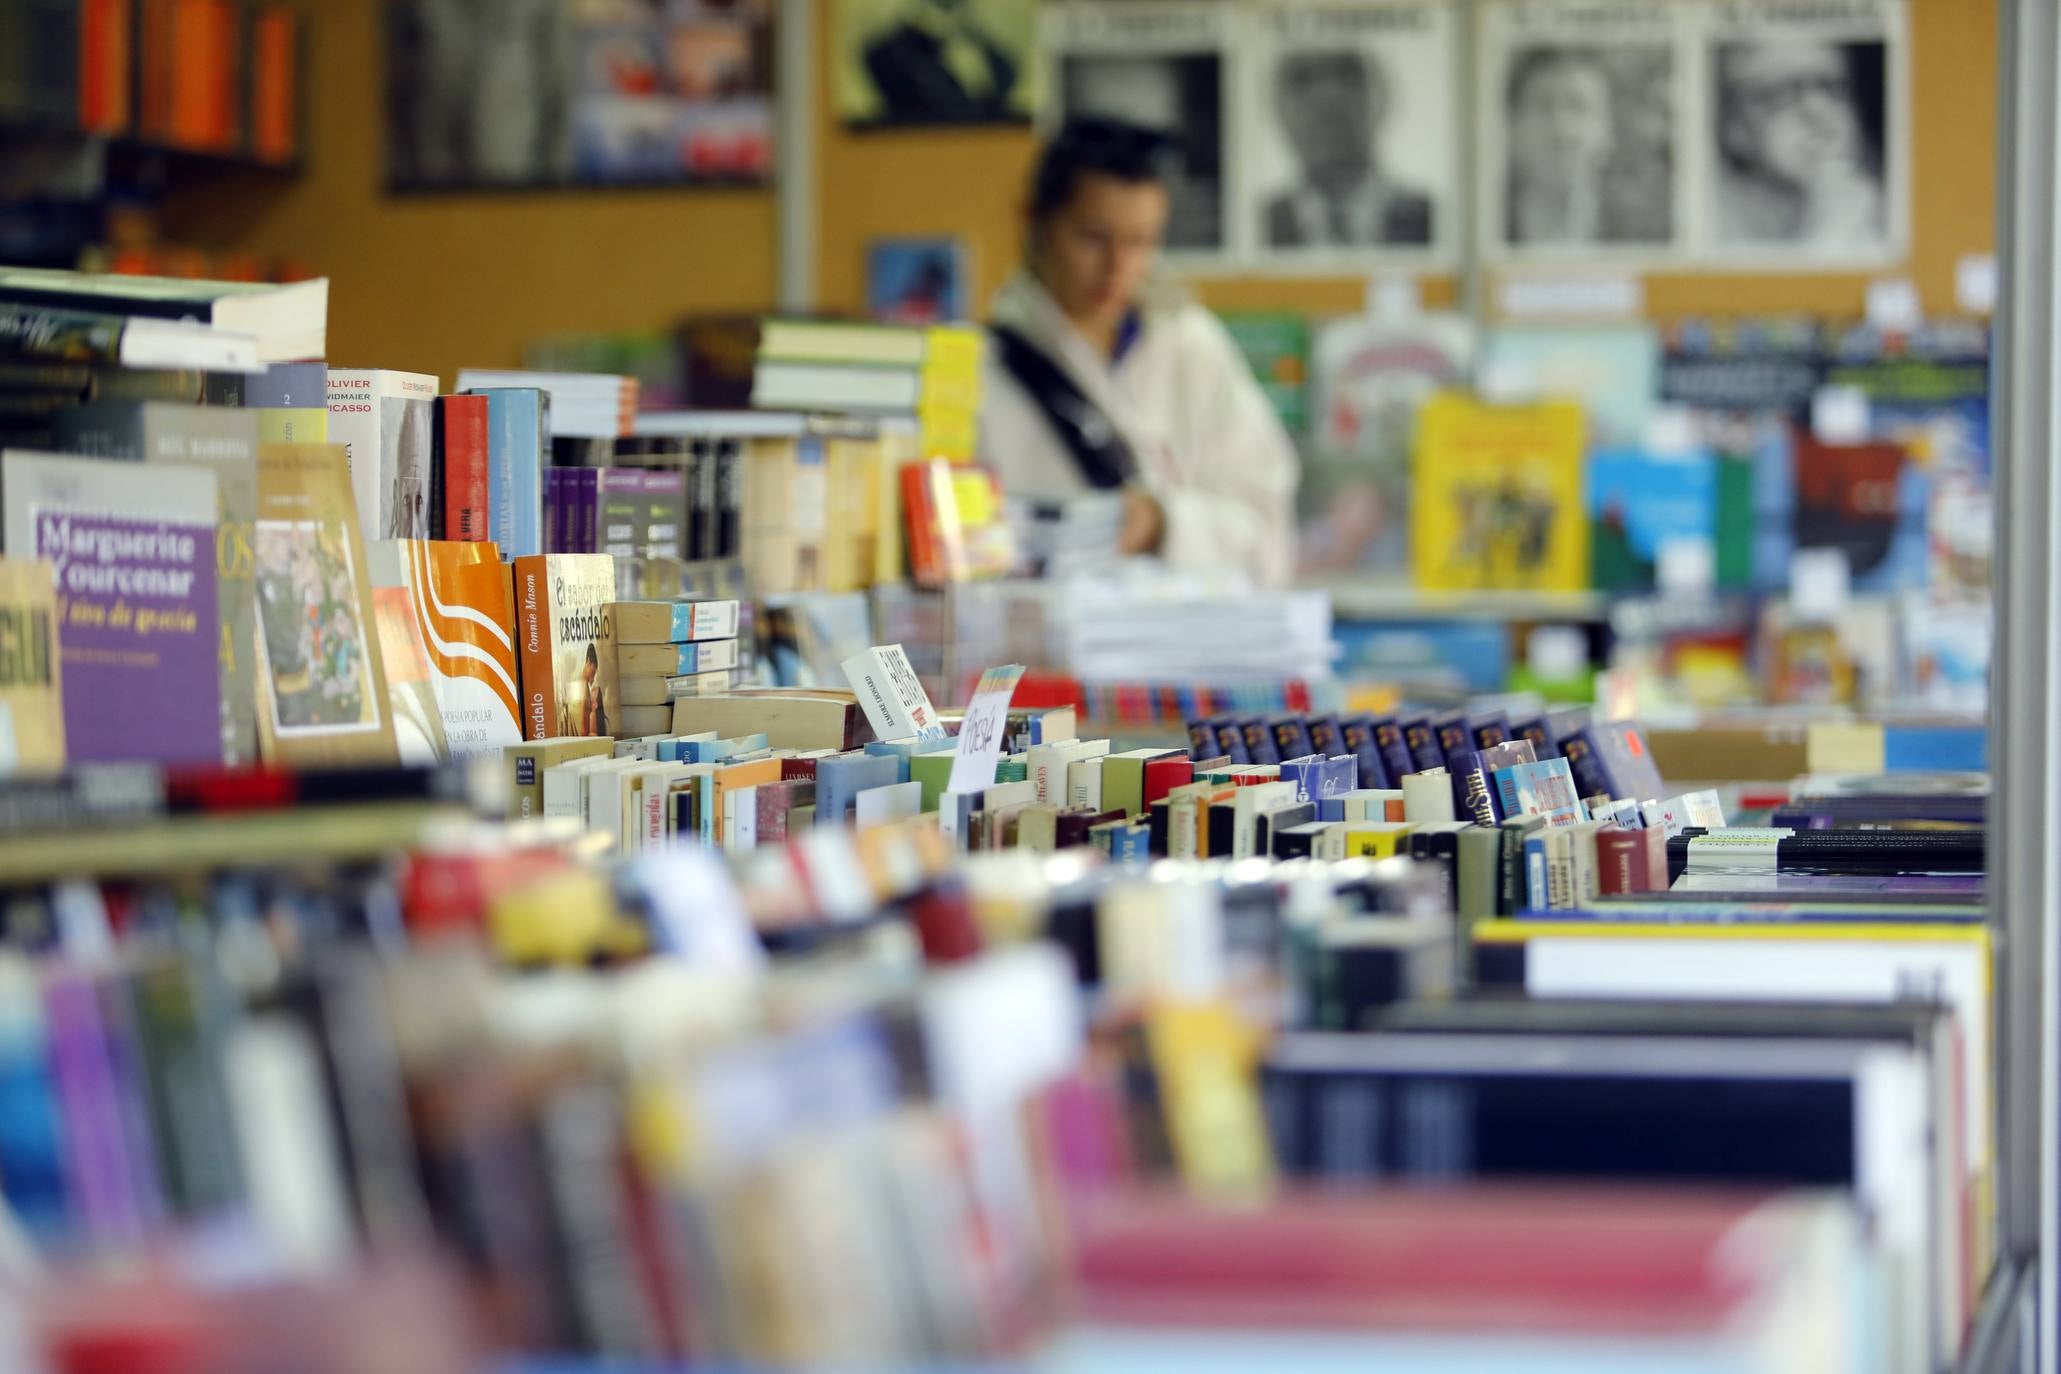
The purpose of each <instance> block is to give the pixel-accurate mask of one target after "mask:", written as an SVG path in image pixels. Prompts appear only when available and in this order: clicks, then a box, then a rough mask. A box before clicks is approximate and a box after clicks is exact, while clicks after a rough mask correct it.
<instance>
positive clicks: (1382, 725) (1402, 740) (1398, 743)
mask: <svg viewBox="0 0 2061 1374" xmlns="http://www.w3.org/2000/svg"><path fill="white" fill-rule="evenodd" d="M1374 750H1375V752H1376V753H1378V754H1380V755H1381V769H1382V771H1383V772H1385V773H1387V774H1388V782H1387V784H1386V785H1387V786H1389V787H1401V786H1402V785H1403V783H1402V780H1403V778H1404V777H1405V776H1407V775H1408V774H1411V773H1414V772H1416V771H1417V761H1416V759H1414V758H1412V757H1411V756H1410V743H1409V740H1408V738H1407V737H1406V736H1405V735H1404V733H1403V723H1402V722H1401V721H1399V720H1397V719H1396V718H1395V717H1394V716H1376V717H1374Z"/></svg>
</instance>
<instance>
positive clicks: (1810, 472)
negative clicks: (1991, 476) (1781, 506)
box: [1792, 432, 1930, 591]
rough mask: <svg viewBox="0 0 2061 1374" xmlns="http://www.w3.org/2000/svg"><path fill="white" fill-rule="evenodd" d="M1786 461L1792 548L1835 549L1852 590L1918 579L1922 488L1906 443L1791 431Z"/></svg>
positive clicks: (1925, 549)
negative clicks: (1830, 438)
mask: <svg viewBox="0 0 2061 1374" xmlns="http://www.w3.org/2000/svg"><path fill="white" fill-rule="evenodd" d="M1794 461H1795V464H1796V469H1795V483H1796V506H1795V514H1794V518H1793V522H1792V529H1793V531H1794V535H1795V547H1796V548H1799V549H1838V550H1840V551H1841V552H1842V553H1844V554H1845V555H1846V560H1847V567H1848V568H1849V570H1850V571H1851V574H1852V579H1853V586H1854V589H1855V590H1857V591H1902V590H1908V589H1911V588H1915V587H1919V586H1921V585H1923V583H1924V579H1925V571H1926V568H1927V566H1928V562H1929V558H1930V549H1929V546H1928V542H1927V537H1926V527H1925V516H1926V508H1927V503H1928V492H1929V488H1928V485H1927V482H1926V474H1925V471H1924V469H1923V468H1922V467H1920V466H1919V464H1918V463H1917V462H1916V461H1915V459H1914V458H1913V456H1912V454H1911V453H1910V452H1909V451H1908V450H1906V449H1905V448H1904V447H1903V446H1902V445H1901V444H1893V443H1879V442H1877V443H1863V444H1831V443H1824V442H1822V441H1820V440H1818V439H1816V438H1814V437H1812V436H1811V435H1809V434H1805V433H1801V432H1799V433H1798V435H1797V437H1796V450H1795V459H1794Z"/></svg>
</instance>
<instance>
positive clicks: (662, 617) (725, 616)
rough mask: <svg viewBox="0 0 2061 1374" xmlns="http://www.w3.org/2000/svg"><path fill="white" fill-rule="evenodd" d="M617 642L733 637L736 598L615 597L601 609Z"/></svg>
mask: <svg viewBox="0 0 2061 1374" xmlns="http://www.w3.org/2000/svg"><path fill="white" fill-rule="evenodd" d="M602 614H603V616H604V617H605V618H606V619H607V621H608V624H609V633H610V634H611V635H612V636H613V637H614V639H615V642H616V643H617V644H685V643H688V642H691V641H697V640H704V639H735V638H736V637H737V626H738V605H737V602H735V601H727V600H726V601H616V602H612V603H610V605H609V606H608V607H607V608H606V609H605V610H604V611H603V612H602Z"/></svg>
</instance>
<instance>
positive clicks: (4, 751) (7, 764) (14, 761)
mask: <svg viewBox="0 0 2061 1374" xmlns="http://www.w3.org/2000/svg"><path fill="white" fill-rule="evenodd" d="M19 767H21V742H20V741H19V740H17V739H16V738H15V735H14V707H13V706H12V705H10V704H9V703H7V702H4V701H0V775H4V774H7V773H12V772H13V771H14V770H15V769H17V768H19Z"/></svg>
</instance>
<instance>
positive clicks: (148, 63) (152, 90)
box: [134, 0, 178, 142]
mask: <svg viewBox="0 0 2061 1374" xmlns="http://www.w3.org/2000/svg"><path fill="white" fill-rule="evenodd" d="M137 3H138V6H139V8H138V10H137V14H136V40H135V44H134V51H135V54H136V85H135V92H136V94H135V100H134V106H135V111H136V130H137V132H138V133H140V134H142V135H143V136H144V137H145V138H147V139H153V140H156V141H159V142H166V141H169V140H170V138H171V135H172V64H173V61H174V54H173V52H172V31H173V23H172V21H173V18H174V16H175V14H176V12H177V5H178V0H137Z"/></svg>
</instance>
